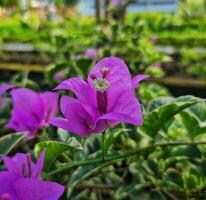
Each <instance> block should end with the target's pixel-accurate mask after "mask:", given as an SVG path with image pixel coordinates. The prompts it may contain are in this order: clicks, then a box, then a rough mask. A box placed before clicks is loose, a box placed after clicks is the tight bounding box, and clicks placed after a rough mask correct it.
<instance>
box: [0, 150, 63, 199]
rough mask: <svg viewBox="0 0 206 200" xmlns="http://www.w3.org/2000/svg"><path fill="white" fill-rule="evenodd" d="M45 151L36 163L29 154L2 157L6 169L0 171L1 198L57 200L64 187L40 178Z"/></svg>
mask: <svg viewBox="0 0 206 200" xmlns="http://www.w3.org/2000/svg"><path fill="white" fill-rule="evenodd" d="M44 157H45V152H42V154H41V155H40V157H39V159H38V161H37V163H36V164H35V163H33V162H32V161H31V156H30V154H20V153H19V154H16V155H15V157H14V158H9V157H7V156H4V157H3V160H4V164H5V166H6V168H7V170H6V171H2V172H0V185H1V187H0V199H1V200H29V199H32V200H57V199H59V198H60V196H61V195H62V194H63V192H64V187H63V186H61V185H59V184H57V183H54V182H48V181H43V180H42V179H41V173H42V168H43V164H44Z"/></svg>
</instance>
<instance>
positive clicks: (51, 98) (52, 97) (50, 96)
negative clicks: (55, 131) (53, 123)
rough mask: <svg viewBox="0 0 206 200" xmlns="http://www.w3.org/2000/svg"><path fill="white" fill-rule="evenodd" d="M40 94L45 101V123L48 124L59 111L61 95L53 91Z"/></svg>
mask: <svg viewBox="0 0 206 200" xmlns="http://www.w3.org/2000/svg"><path fill="white" fill-rule="evenodd" d="M40 96H41V97H42V100H43V103H44V111H45V113H44V123H45V125H47V123H48V122H49V120H50V119H51V118H53V117H55V116H56V114H57V112H58V99H59V95H58V94H56V93H53V92H44V93H41V94H40Z"/></svg>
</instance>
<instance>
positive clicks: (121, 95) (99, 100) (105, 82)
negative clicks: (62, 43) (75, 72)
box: [0, 50, 148, 200]
mask: <svg viewBox="0 0 206 200" xmlns="http://www.w3.org/2000/svg"><path fill="white" fill-rule="evenodd" d="M87 53H88V54H89V56H90V57H91V58H92V59H95V58H96V56H97V55H96V52H95V51H93V50H92V51H90V52H87ZM94 57H95V58H94ZM147 77H148V76H147V75H138V76H135V77H133V78H132V77H131V74H130V72H129V69H128V67H127V65H126V64H125V63H124V62H123V60H121V59H120V58H117V57H107V58H104V59H102V60H100V61H99V62H98V63H97V64H96V65H95V66H94V67H93V68H92V69H91V71H90V73H89V75H88V78H87V81H84V80H83V79H81V78H70V79H67V80H65V81H63V82H61V83H60V84H59V85H58V86H57V87H56V88H55V90H69V91H72V92H73V94H74V96H62V97H61V101H60V108H61V112H62V114H63V116H64V118H61V117H56V114H57V112H58V99H59V95H58V94H56V93H54V92H43V93H37V92H34V91H32V90H30V89H27V88H15V86H13V85H10V84H6V85H3V86H1V87H0V95H2V94H4V93H5V92H6V91H9V93H10V95H11V97H12V103H13V110H12V115H11V118H10V120H9V122H8V124H7V127H9V128H11V129H13V130H15V131H17V132H25V134H26V135H27V138H28V139H33V138H34V137H35V136H36V135H37V133H38V132H39V130H40V129H41V128H45V127H47V126H48V125H49V124H51V125H54V126H56V127H60V128H63V129H65V130H68V131H70V132H72V133H74V134H79V135H81V136H83V137H88V136H89V135H91V134H92V133H103V132H104V131H105V130H106V129H107V128H108V127H113V126H115V125H117V124H119V123H122V122H126V123H129V124H133V125H138V126H139V125H141V124H142V110H141V106H140V103H139V101H138V100H137V98H136V95H135V89H136V88H137V87H138V85H139V82H140V81H142V80H144V79H145V78H147ZM44 156H45V152H43V153H42V154H41V155H40V157H39V159H38V161H37V163H36V164H35V163H33V162H32V161H31V156H30V154H16V156H15V157H13V158H9V157H6V156H4V157H3V160H4V164H5V166H6V168H7V170H6V171H2V172H0V200H28V199H32V200H56V199H59V197H60V196H61V195H62V194H63V192H64V187H63V186H61V185H59V184H57V183H53V182H47V181H43V180H42V179H41V172H42V168H43V163H44Z"/></svg>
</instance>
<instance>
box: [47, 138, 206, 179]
mask: <svg viewBox="0 0 206 200" xmlns="http://www.w3.org/2000/svg"><path fill="white" fill-rule="evenodd" d="M204 144H205V145H206V141H199V142H166V143H156V144H152V145H149V146H147V147H144V148H140V149H136V150H131V151H128V152H126V153H122V154H119V155H115V156H106V157H104V162H105V166H106V163H108V165H110V164H111V161H115V162H116V161H119V160H126V159H128V158H130V157H134V156H136V155H139V153H140V152H142V151H145V150H149V149H154V148H156V147H168V146H185V145H204ZM101 162H102V158H100V159H99V158H98V159H91V160H82V161H77V162H73V163H71V164H65V166H62V167H60V168H58V169H56V170H54V171H51V172H50V173H48V176H49V177H50V176H53V175H55V174H58V173H60V172H64V171H67V170H69V169H71V168H74V167H79V166H84V165H90V164H96V163H101Z"/></svg>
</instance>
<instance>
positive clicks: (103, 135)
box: [102, 132, 105, 161]
mask: <svg viewBox="0 0 206 200" xmlns="http://www.w3.org/2000/svg"><path fill="white" fill-rule="evenodd" d="M104 137H105V132H103V133H102V161H104V153H105V152H104V139H105V138H104Z"/></svg>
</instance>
